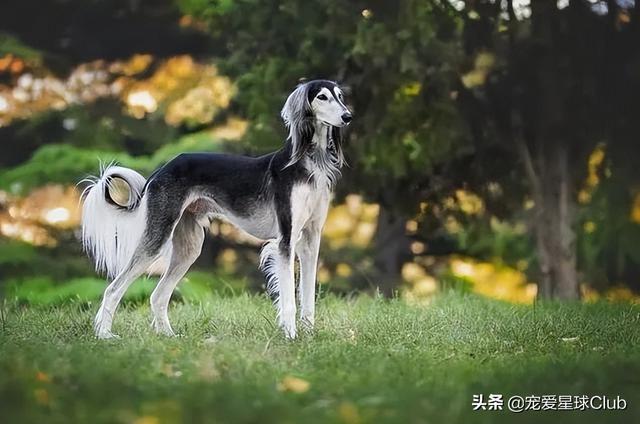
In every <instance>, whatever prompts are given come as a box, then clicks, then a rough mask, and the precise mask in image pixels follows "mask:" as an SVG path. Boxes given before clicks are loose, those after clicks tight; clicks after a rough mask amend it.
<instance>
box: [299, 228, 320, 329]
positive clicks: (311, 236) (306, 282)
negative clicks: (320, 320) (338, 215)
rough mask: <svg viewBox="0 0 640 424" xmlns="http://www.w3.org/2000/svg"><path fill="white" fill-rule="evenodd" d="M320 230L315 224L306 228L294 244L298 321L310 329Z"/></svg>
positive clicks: (313, 305) (313, 314)
mask: <svg viewBox="0 0 640 424" xmlns="http://www.w3.org/2000/svg"><path fill="white" fill-rule="evenodd" d="M320 232H321V229H320V228H319V226H316V225H312V226H310V227H309V228H306V229H305V231H303V233H302V237H301V239H300V241H299V242H298V245H297V246H296V254H297V255H298V259H299V261H300V288H299V297H300V321H301V323H302V325H303V326H304V327H305V328H306V329H307V330H312V329H313V326H314V323H315V310H316V274H317V270H318V252H319V250H320Z"/></svg>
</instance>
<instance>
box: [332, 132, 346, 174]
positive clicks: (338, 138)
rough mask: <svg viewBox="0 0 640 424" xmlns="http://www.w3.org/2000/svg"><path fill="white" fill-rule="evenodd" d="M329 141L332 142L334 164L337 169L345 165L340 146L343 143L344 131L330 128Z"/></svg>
mask: <svg viewBox="0 0 640 424" xmlns="http://www.w3.org/2000/svg"><path fill="white" fill-rule="evenodd" d="M331 140H333V148H334V149H335V152H336V153H335V155H336V162H337V165H338V167H340V168H341V167H343V166H344V164H345V160H344V153H343V152H342V144H343V142H344V131H343V128H340V127H331Z"/></svg>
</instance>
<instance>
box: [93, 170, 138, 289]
mask: <svg viewBox="0 0 640 424" xmlns="http://www.w3.org/2000/svg"><path fill="white" fill-rule="evenodd" d="M112 176H118V177H120V178H122V179H123V180H125V181H126V182H127V184H129V188H130V190H131V192H130V196H129V204H128V205H127V206H128V207H130V208H132V209H122V208H118V207H117V206H115V205H112V204H110V203H108V202H107V201H106V200H105V193H106V190H108V187H107V186H108V181H109V177H112ZM145 183H146V180H145V178H144V177H143V176H142V175H140V174H138V173H137V172H136V171H133V170H131V169H128V168H123V167H120V166H109V167H107V168H106V169H105V170H104V171H103V172H102V175H100V177H99V178H97V179H96V180H95V182H94V183H93V184H92V185H91V186H89V187H87V189H85V191H84V193H83V194H84V201H83V205H82V244H83V247H84V249H85V251H86V252H88V253H89V254H90V255H91V256H92V257H93V259H94V261H95V266H96V270H97V271H98V272H106V274H107V276H108V277H109V278H114V277H115V276H116V275H118V274H119V273H120V272H121V271H122V270H123V269H124V267H125V266H126V265H127V264H128V262H129V260H130V259H131V256H132V255H133V253H134V251H135V249H136V247H137V246H138V242H139V241H140V238H141V237H142V233H143V232H144V229H145V223H146V222H145V217H146V214H147V202H146V199H145V198H142V199H140V193H141V192H142V189H143V188H144V185H145ZM138 199H140V201H139V202H138V203H137V204H136V202H137V201H138Z"/></svg>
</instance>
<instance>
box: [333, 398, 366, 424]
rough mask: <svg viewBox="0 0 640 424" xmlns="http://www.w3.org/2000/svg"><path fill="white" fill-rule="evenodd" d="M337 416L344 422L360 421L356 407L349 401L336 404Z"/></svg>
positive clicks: (351, 423)
mask: <svg viewBox="0 0 640 424" xmlns="http://www.w3.org/2000/svg"><path fill="white" fill-rule="evenodd" d="M338 416H339V417H340V420H341V421H342V422H344V423H346V424H358V423H360V422H362V418H361V417H360V412H359V411H358V408H357V407H356V406H355V405H354V404H353V403H351V402H342V403H341V404H340V406H338Z"/></svg>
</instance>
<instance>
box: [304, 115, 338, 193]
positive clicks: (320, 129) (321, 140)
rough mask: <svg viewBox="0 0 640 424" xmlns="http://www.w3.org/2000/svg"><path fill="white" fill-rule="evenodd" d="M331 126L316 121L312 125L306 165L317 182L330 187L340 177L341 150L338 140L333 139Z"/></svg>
mask: <svg viewBox="0 0 640 424" xmlns="http://www.w3.org/2000/svg"><path fill="white" fill-rule="evenodd" d="M332 129H333V128H332V127H330V126H328V125H326V124H324V123H321V122H316V123H315V125H314V132H313V137H312V139H311V146H312V147H311V148H310V149H309V152H308V154H307V167H308V168H309V171H310V172H311V175H312V176H313V178H314V180H315V181H316V182H317V183H318V184H327V185H328V186H329V187H330V188H332V187H333V186H334V185H335V183H336V182H337V181H338V178H340V175H341V173H340V168H342V162H343V159H342V152H341V151H340V146H339V145H338V143H339V140H334V139H333V134H332V133H333V131H332Z"/></svg>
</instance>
